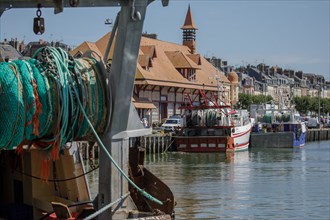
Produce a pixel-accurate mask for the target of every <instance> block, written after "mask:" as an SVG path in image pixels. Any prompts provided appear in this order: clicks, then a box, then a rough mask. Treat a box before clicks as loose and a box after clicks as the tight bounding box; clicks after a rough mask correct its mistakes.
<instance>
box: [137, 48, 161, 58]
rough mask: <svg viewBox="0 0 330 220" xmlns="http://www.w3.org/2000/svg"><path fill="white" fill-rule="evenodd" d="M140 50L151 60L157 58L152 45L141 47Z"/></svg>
mask: <svg viewBox="0 0 330 220" xmlns="http://www.w3.org/2000/svg"><path fill="white" fill-rule="evenodd" d="M140 50H141V51H142V52H143V54H145V55H149V57H151V58H154V57H157V54H156V49H155V46H154V45H142V46H140Z"/></svg>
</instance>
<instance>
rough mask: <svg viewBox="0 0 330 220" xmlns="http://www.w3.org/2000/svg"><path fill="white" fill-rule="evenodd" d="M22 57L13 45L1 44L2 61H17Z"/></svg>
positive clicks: (0, 54) (0, 55) (0, 56)
mask: <svg viewBox="0 0 330 220" xmlns="http://www.w3.org/2000/svg"><path fill="white" fill-rule="evenodd" d="M20 57H22V55H21V54H20V53H19V52H18V51H17V50H16V49H15V48H14V47H12V46H11V45H8V44H0V58H1V59H2V60H5V59H7V58H8V59H9V60H16V59H18V58H20Z"/></svg>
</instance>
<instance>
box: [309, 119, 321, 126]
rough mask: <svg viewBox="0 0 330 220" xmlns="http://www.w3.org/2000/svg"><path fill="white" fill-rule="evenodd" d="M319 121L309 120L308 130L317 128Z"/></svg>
mask: <svg viewBox="0 0 330 220" xmlns="http://www.w3.org/2000/svg"><path fill="white" fill-rule="evenodd" d="M318 124H319V123H318V120H317V118H309V119H308V121H307V127H308V128H317V127H318Z"/></svg>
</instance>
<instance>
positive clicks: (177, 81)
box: [73, 33, 230, 90]
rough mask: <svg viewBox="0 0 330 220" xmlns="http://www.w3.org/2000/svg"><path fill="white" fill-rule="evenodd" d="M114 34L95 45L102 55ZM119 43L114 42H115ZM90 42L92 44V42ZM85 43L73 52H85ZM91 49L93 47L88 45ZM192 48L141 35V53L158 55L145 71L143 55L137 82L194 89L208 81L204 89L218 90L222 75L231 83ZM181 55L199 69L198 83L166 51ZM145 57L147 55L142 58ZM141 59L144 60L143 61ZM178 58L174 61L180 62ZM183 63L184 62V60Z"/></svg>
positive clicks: (181, 57) (222, 78)
mask: <svg viewBox="0 0 330 220" xmlns="http://www.w3.org/2000/svg"><path fill="white" fill-rule="evenodd" d="M109 37H110V33H107V34H106V35H104V36H103V37H102V38H100V39H99V40H98V41H97V42H96V43H95V44H94V45H96V47H97V48H98V51H99V53H100V54H101V56H102V55H103V54H104V53H105V50H106V46H107V43H108V38H109ZM114 44H115V42H114V43H113V45H114ZM89 45H90V44H89ZM85 47H86V46H85V43H83V44H81V45H80V46H78V48H76V49H74V50H73V51H76V50H79V51H83V50H84V49H86V48H85ZM88 49H90V48H89V47H88ZM189 50H190V49H189V48H188V47H187V46H184V45H179V44H174V43H169V42H165V41H161V40H157V39H151V38H147V37H142V38H141V44H140V51H139V56H141V55H149V54H152V51H154V53H156V54H157V56H156V57H154V58H153V59H151V62H152V68H150V69H148V70H145V69H143V68H142V67H141V65H140V61H141V64H142V65H145V62H146V60H144V59H145V57H144V56H141V58H139V62H138V65H137V71H136V83H137V81H139V84H151V85H163V86H166V85H171V86H172V87H183V88H185V87H184V86H183V85H189V87H191V88H197V87H202V85H203V84H204V88H205V89H207V87H210V88H213V89H215V90H216V86H217V82H216V79H215V78H218V79H219V80H220V81H221V82H224V83H226V84H227V85H228V84H229V83H230V82H229V80H228V79H227V78H226V76H225V75H224V74H223V73H222V72H219V71H218V70H217V69H216V68H215V67H214V66H213V65H212V64H211V63H209V62H208V61H207V60H206V59H205V58H204V57H203V56H200V55H196V54H194V55H192V54H190V53H189ZM166 53H168V54H177V55H178V57H180V59H184V60H185V61H182V62H183V63H184V65H186V66H187V68H194V69H196V80H195V81H194V82H192V81H189V80H188V79H186V78H185V77H183V76H182V75H181V73H180V72H179V71H178V70H177V69H176V68H178V66H179V64H180V62H181V61H180V62H178V65H177V66H176V65H175V64H173V63H172V61H173V60H172V61H171V60H170V59H169V57H168V55H167V54H166ZM112 55H113V47H112V48H111V50H110V54H109V58H112ZM198 56H199V59H200V65H197V63H196V62H195V60H197V58H198ZM142 57H144V58H142ZM140 59H141V60H140ZM176 62H177V61H174V63H176ZM181 64H182V63H181Z"/></svg>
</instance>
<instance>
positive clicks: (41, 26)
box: [33, 3, 45, 35]
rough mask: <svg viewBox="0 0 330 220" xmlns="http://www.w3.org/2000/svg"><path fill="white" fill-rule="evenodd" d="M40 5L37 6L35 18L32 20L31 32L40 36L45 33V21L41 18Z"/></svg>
mask: <svg viewBox="0 0 330 220" xmlns="http://www.w3.org/2000/svg"><path fill="white" fill-rule="evenodd" d="M40 8H41V4H40V3H39V4H38V10H37V12H36V15H37V17H35V18H34V19H33V32H34V33H35V34H37V35H41V34H43V33H44V32H45V20H44V18H42V17H41V10H40Z"/></svg>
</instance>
